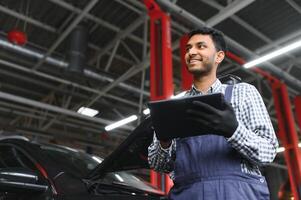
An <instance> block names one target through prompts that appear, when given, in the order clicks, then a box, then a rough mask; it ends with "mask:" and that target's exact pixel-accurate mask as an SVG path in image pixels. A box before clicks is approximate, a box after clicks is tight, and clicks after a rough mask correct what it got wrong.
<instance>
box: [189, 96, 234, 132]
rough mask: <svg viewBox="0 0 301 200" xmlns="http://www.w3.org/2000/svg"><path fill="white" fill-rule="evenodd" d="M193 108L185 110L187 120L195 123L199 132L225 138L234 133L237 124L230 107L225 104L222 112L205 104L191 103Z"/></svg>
mask: <svg viewBox="0 0 301 200" xmlns="http://www.w3.org/2000/svg"><path fill="white" fill-rule="evenodd" d="M192 103H193V107H192V108H191V109H188V110H187V113H188V116H189V120H192V121H193V122H195V123H196V124H197V126H198V128H199V129H200V131H201V132H204V131H207V132H208V134H216V135H222V136H225V137H227V138H229V137H231V136H232V135H233V133H234V132H235V130H236V128H237V126H238V122H237V120H236V116H235V113H234V110H233V108H232V106H231V105H230V104H229V103H227V102H226V106H225V108H224V109H223V110H219V109H216V108H214V107H212V106H210V105H208V104H206V103H203V102H200V101H193V102H192Z"/></svg>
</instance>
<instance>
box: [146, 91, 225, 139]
mask: <svg viewBox="0 0 301 200" xmlns="http://www.w3.org/2000/svg"><path fill="white" fill-rule="evenodd" d="M193 101H201V102H203V103H206V104H209V105H211V106H213V107H214V108H217V109H220V110H222V109H223V108H224V107H225V100H224V95H223V94H222V93H215V94H208V95H202V96H189V97H183V98H178V99H170V100H161V101H153V102H149V104H148V106H149V109H150V114H151V118H152V122H153V126H154V128H155V132H156V135H157V137H158V139H160V140H168V139H173V138H183V137H189V136H195V135H201V134H202V130H200V128H199V127H198V126H197V124H196V123H195V122H193V121H191V120H189V116H188V114H187V110H188V109H193V107H194V105H193V103H192V102H193ZM204 112H206V111H205V110H204ZM203 131H204V132H206V133H207V131H206V130H205V129H204V130H203Z"/></svg>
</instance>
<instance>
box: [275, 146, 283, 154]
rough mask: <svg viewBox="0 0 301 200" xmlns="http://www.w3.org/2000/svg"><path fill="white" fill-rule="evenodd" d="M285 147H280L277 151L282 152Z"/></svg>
mask: <svg viewBox="0 0 301 200" xmlns="http://www.w3.org/2000/svg"><path fill="white" fill-rule="evenodd" d="M284 150H285V148H284V147H279V148H278V149H277V150H276V151H277V153H280V152H284Z"/></svg>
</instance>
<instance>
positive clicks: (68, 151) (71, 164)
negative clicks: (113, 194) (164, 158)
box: [41, 145, 158, 192]
mask: <svg viewBox="0 0 301 200" xmlns="http://www.w3.org/2000/svg"><path fill="white" fill-rule="evenodd" d="M41 149H42V150H43V152H44V153H45V154H47V157H49V158H51V159H53V160H55V161H56V162H57V163H60V165H61V166H64V167H65V168H68V169H70V171H77V172H79V173H80V174H82V176H84V175H87V174H89V172H91V171H92V170H93V169H94V168H96V166H97V165H99V164H100V163H101V162H102V160H103V159H102V158H100V157H97V156H93V155H89V154H86V153H84V152H81V151H78V150H75V149H72V148H68V147H62V146H57V145H42V146H41ZM102 181H104V182H106V183H115V184H116V183H117V184H122V185H126V186H131V187H135V188H138V189H141V190H146V191H152V192H158V191H157V190H156V189H155V188H153V187H152V186H151V185H150V184H148V183H146V182H144V181H142V180H141V179H140V178H138V177H136V176H134V175H133V174H131V173H129V172H123V171H122V172H111V173H107V174H106V176H105V177H104V178H103V179H102Z"/></svg>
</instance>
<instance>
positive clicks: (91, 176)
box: [0, 120, 165, 200]
mask: <svg viewBox="0 0 301 200" xmlns="http://www.w3.org/2000/svg"><path fill="white" fill-rule="evenodd" d="M148 126H149V123H148V121H147V120H146V121H145V122H144V123H142V124H141V125H140V126H138V127H137V128H136V129H135V130H134V131H133V133H132V134H131V135H130V136H129V137H128V138H127V139H126V140H125V141H124V142H123V143H122V144H121V145H120V146H119V147H118V148H117V149H116V150H115V151H114V152H113V153H112V154H111V155H110V156H108V157H107V158H106V159H105V160H103V161H102V162H101V160H100V159H99V158H98V157H95V156H91V155H88V154H86V153H83V152H80V151H77V150H74V149H71V148H68V147H62V146H58V145H50V144H40V143H36V142H31V141H29V140H26V139H22V138H5V139H0V199H1V200H30V199H32V200H83V199H85V200H89V199H91V200H92V199H93V200H94V199H95V200H98V199H99V200H102V199H104V200H113V199H118V200H122V199H126V200H131V199H154V200H155V199H165V198H164V196H163V192H161V191H159V190H157V189H155V188H154V187H152V186H150V185H149V184H147V183H145V182H144V181H142V180H140V179H139V178H137V177H136V176H134V175H132V174H131V173H127V172H124V171H123V170H130V169H137V168H145V167H148V164H147V146H148V145H149V143H150V142H151V139H152V134H151V133H150V132H149V131H147V130H149V127H148Z"/></svg>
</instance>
